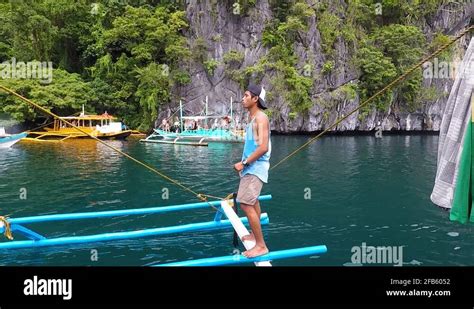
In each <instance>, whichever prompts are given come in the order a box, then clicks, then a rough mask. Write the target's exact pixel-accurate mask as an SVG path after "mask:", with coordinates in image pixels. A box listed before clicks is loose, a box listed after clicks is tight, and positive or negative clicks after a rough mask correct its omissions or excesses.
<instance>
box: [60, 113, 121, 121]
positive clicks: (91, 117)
mask: <svg viewBox="0 0 474 309" xmlns="http://www.w3.org/2000/svg"><path fill="white" fill-rule="evenodd" d="M61 118H62V119H66V120H113V119H117V118H116V117H114V116H111V115H108V114H102V115H81V116H68V117H61Z"/></svg>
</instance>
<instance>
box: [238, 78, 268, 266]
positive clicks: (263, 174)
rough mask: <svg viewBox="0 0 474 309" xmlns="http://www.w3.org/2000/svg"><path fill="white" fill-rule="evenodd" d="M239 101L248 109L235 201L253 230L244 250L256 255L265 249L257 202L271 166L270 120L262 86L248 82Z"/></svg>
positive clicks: (246, 237) (265, 252)
mask: <svg viewBox="0 0 474 309" xmlns="http://www.w3.org/2000/svg"><path fill="white" fill-rule="evenodd" d="M242 105H243V107H244V108H245V109H247V110H248V111H249V114H250V123H249V124H248V125H247V127H246V128H245V144H244V151H243V155H242V161H241V162H238V163H236V164H235V165H234V169H235V170H237V171H238V172H239V173H240V184H239V191H238V193H237V201H238V202H240V207H241V208H242V210H243V211H244V212H245V214H246V215H247V218H248V220H249V223H250V228H251V229H252V233H251V234H250V235H248V236H244V237H243V238H242V240H247V239H249V240H254V241H255V247H253V248H252V249H250V250H248V251H245V252H244V253H243V255H245V256H246V257H249V258H250V257H256V256H260V255H264V254H267V253H268V248H267V246H266V245H265V241H264V240H263V233H262V226H261V224H260V213H261V211H260V204H259V202H258V197H259V196H260V191H261V190H262V187H263V184H264V183H267V182H268V170H269V168H270V153H271V142H270V123H269V122H268V118H267V115H265V113H263V111H262V110H264V109H266V106H265V89H263V88H262V87H260V86H256V85H250V86H249V87H248V88H247V90H246V91H245V93H244V97H243V98H242Z"/></svg>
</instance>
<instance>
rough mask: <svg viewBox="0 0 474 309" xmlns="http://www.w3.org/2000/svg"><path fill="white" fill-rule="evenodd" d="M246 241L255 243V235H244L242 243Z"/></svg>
mask: <svg viewBox="0 0 474 309" xmlns="http://www.w3.org/2000/svg"><path fill="white" fill-rule="evenodd" d="M246 240H250V241H253V242H255V235H253V233H250V234H249V235H245V236H244V237H242V242H244V241H246Z"/></svg>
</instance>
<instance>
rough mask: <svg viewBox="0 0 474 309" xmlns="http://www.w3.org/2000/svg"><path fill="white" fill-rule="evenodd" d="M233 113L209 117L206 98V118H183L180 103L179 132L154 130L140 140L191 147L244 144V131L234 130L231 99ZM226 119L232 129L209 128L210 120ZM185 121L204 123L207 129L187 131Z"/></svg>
mask: <svg viewBox="0 0 474 309" xmlns="http://www.w3.org/2000/svg"><path fill="white" fill-rule="evenodd" d="M230 105H231V108H230V110H231V113H230V117H229V116H219V115H218V116H213V115H208V111H207V106H208V104H207V97H206V112H205V116H183V105H182V101H179V110H180V117H179V132H172V131H166V130H163V129H154V130H153V133H152V134H151V135H150V136H148V137H147V138H145V139H142V140H140V141H141V142H147V143H163V144H179V145H191V146H207V145H208V142H227V143H243V142H244V131H243V130H235V129H234V128H233V117H232V115H233V114H232V98H231V103H230ZM223 119H226V120H227V121H229V122H230V128H219V127H215V128H208V126H207V122H208V121H209V120H214V121H218V120H223ZM183 120H184V121H186V120H191V121H194V122H196V123H197V122H198V121H204V122H205V123H206V127H204V128H202V127H201V128H198V129H195V130H190V129H185V128H184V124H183Z"/></svg>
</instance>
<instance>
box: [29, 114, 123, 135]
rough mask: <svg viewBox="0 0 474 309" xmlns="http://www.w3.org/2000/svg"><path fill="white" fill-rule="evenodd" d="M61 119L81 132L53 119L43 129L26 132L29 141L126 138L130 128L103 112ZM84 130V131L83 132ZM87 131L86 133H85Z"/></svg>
mask: <svg viewBox="0 0 474 309" xmlns="http://www.w3.org/2000/svg"><path fill="white" fill-rule="evenodd" d="M61 119H64V120H66V121H67V122H69V123H71V124H73V125H74V126H76V127H77V128H79V129H81V130H82V131H83V132H81V131H79V130H77V129H76V128H74V127H72V126H70V125H68V124H66V123H65V122H63V121H61V120H59V119H55V120H54V124H53V126H52V127H48V128H44V131H32V132H28V138H26V140H29V141H64V140H67V139H71V138H91V137H90V136H93V137H97V138H100V139H126V138H127V137H128V136H129V135H130V134H131V133H132V130H127V129H125V128H124V125H123V124H122V123H121V122H118V121H115V120H116V117H114V116H111V115H109V114H107V112H106V113H104V114H102V115H85V113H84V112H82V114H81V115H80V116H71V117H61ZM84 132H85V133H84ZM86 133H87V134H86Z"/></svg>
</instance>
